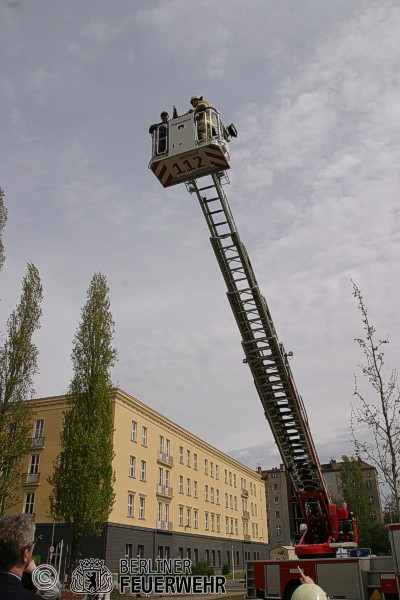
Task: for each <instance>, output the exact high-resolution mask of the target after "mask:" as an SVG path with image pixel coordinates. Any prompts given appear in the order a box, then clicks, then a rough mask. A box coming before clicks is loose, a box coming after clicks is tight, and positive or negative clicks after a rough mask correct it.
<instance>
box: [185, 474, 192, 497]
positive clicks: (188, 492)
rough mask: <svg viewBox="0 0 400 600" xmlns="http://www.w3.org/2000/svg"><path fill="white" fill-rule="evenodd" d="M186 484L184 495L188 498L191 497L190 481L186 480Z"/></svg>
mask: <svg viewBox="0 0 400 600" xmlns="http://www.w3.org/2000/svg"><path fill="white" fill-rule="evenodd" d="M186 483H187V489H186V493H187V495H188V496H190V495H191V486H190V479H189V478H188V479H187V482H186Z"/></svg>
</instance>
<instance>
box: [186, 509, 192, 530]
mask: <svg viewBox="0 0 400 600" xmlns="http://www.w3.org/2000/svg"><path fill="white" fill-rule="evenodd" d="M186 527H191V509H190V508H187V509H186Z"/></svg>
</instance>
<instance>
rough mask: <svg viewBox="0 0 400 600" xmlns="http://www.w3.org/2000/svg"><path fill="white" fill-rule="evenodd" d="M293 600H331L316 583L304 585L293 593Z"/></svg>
mask: <svg viewBox="0 0 400 600" xmlns="http://www.w3.org/2000/svg"><path fill="white" fill-rule="evenodd" d="M292 600H329V596H328V594H327V593H326V592H324V590H323V589H322V588H320V587H319V585H316V584H315V583H302V584H301V585H299V587H298V588H296V589H295V591H294V592H293V595H292Z"/></svg>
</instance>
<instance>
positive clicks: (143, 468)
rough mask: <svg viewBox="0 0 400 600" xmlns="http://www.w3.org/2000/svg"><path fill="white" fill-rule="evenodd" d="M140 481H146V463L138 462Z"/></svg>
mask: <svg viewBox="0 0 400 600" xmlns="http://www.w3.org/2000/svg"><path fill="white" fill-rule="evenodd" d="M140 481H146V461H145V460H141V461H140Z"/></svg>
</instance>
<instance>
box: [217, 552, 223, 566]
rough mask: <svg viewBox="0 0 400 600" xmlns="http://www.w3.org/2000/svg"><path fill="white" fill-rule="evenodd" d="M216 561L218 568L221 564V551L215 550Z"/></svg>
mask: <svg viewBox="0 0 400 600" xmlns="http://www.w3.org/2000/svg"><path fill="white" fill-rule="evenodd" d="M217 560H218V567H220V566H221V562H222V556H221V550H217Z"/></svg>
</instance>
